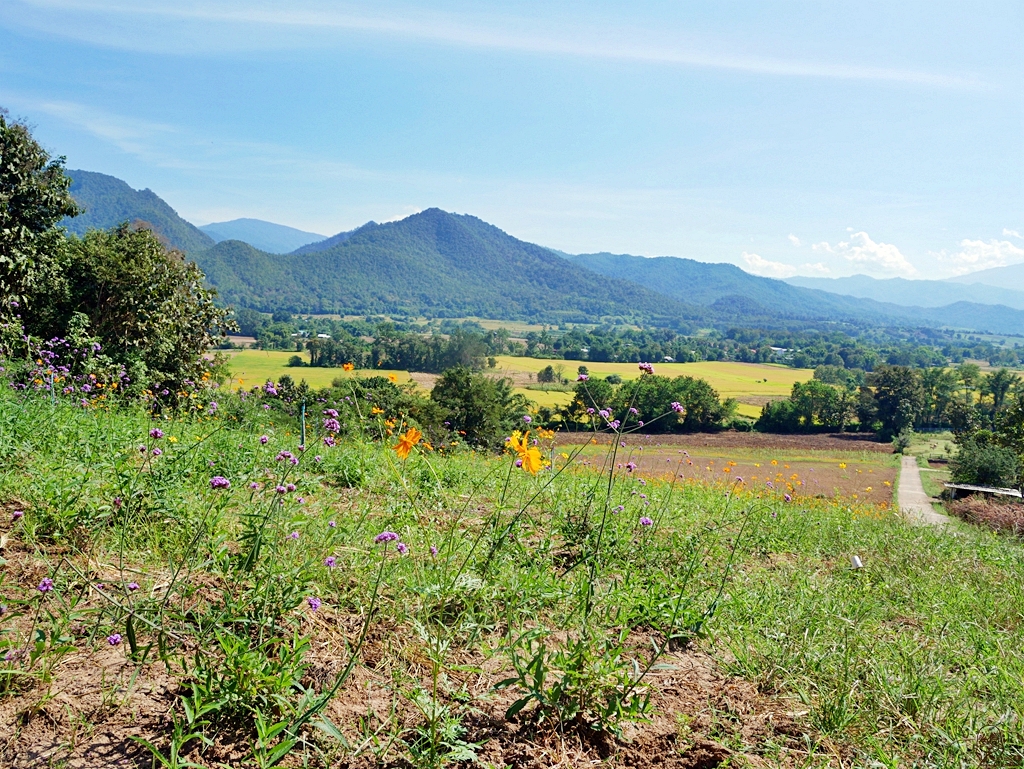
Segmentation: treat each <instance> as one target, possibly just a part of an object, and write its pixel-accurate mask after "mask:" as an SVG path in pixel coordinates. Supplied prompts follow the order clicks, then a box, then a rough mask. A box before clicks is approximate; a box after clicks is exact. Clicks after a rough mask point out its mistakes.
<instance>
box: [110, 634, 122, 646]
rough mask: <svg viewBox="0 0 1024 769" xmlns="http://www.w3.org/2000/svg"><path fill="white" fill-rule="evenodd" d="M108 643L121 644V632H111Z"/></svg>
mask: <svg viewBox="0 0 1024 769" xmlns="http://www.w3.org/2000/svg"><path fill="white" fill-rule="evenodd" d="M107 643H108V644H110V645H111V646H119V645H120V644H121V634H120V633H111V634H110V635H108V636H107Z"/></svg>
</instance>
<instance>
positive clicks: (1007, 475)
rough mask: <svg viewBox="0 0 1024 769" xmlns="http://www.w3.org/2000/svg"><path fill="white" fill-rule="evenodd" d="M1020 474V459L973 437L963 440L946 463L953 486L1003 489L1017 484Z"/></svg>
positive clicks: (1011, 452)
mask: <svg viewBox="0 0 1024 769" xmlns="http://www.w3.org/2000/svg"><path fill="white" fill-rule="evenodd" d="M1020 472H1021V466H1020V460H1019V459H1018V457H1017V455H1016V454H1015V453H1014V452H1013V451H1011V450H1010V449H1007V448H1003V447H1002V446H993V445H991V444H989V443H986V442H984V441H983V440H977V439H974V438H972V439H968V440H965V441H963V443H961V444H960V450H959V451H958V452H957V455H956V457H954V459H953V461H952V462H950V477H951V478H952V480H953V482H954V483H971V484H974V485H977V486H998V487H1001V488H1006V487H1012V486H1014V485H1015V484H1016V483H1017V482H1018V479H1019V477H1020Z"/></svg>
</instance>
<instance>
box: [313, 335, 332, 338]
mask: <svg viewBox="0 0 1024 769" xmlns="http://www.w3.org/2000/svg"><path fill="white" fill-rule="evenodd" d="M316 338H317V339H330V338H331V335H330V334H317V335H316Z"/></svg>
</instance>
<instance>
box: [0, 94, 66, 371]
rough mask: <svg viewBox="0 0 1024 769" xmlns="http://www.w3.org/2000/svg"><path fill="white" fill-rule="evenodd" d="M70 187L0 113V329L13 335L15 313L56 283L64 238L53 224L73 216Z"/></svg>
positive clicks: (54, 162) (60, 169) (25, 133)
mask: <svg viewBox="0 0 1024 769" xmlns="http://www.w3.org/2000/svg"><path fill="white" fill-rule="evenodd" d="M70 186H71V180H70V179H69V178H68V177H67V176H65V174H64V158H56V159H54V158H51V157H50V156H49V154H48V153H47V152H46V151H45V150H44V149H43V148H42V147H41V146H39V144H38V142H36V141H35V139H33V138H32V135H31V133H30V132H29V129H28V127H27V126H25V125H24V124H23V123H19V122H17V121H10V120H8V117H7V113H6V111H4V110H0V323H6V324H7V325H8V327H9V328H10V329H12V332H13V334H14V335H16V332H14V331H13V329H14V326H15V325H16V324H14V323H13V316H14V315H17V314H20V313H18V312H17V311H18V310H22V311H24V310H27V309H29V308H31V307H32V305H33V304H34V303H35V302H36V300H37V298H38V297H45V295H46V294H47V293H48V292H49V291H50V290H51V289H52V288H53V287H54V286H55V285H56V284H57V283H59V281H60V262H61V259H62V257H63V255H64V252H65V248H64V246H65V237H64V233H63V231H62V230H60V229H59V228H58V227H57V223H58V222H59V221H60V220H61V219H63V218H64V217H65V216H74V215H75V214H77V213H78V207H77V206H76V205H75V202H74V200H72V198H71V195H70V193H69V192H68V188H69V187H70ZM2 345H3V341H2V340H0V346H2ZM0 352H3V350H0ZM8 352H9V351H8Z"/></svg>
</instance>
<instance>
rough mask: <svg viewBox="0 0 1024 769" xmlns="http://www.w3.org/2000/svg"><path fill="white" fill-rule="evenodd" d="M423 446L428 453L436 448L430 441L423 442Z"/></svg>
mask: <svg viewBox="0 0 1024 769" xmlns="http://www.w3.org/2000/svg"><path fill="white" fill-rule="evenodd" d="M423 446H424V448H426V450H427V451H433V450H434V447H433V446H432V445H430V441H423Z"/></svg>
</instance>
